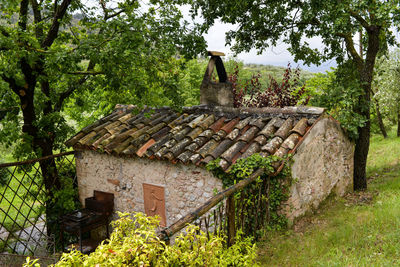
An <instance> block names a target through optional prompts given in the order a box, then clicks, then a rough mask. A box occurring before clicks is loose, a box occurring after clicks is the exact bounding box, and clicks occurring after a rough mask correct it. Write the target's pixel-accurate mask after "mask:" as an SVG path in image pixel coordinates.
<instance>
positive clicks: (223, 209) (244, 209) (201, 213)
mask: <svg viewBox="0 0 400 267" xmlns="http://www.w3.org/2000/svg"><path fill="white" fill-rule="evenodd" d="M263 174H265V170H264V169H258V170H256V171H255V172H254V173H253V174H252V175H251V176H250V177H249V178H247V179H245V180H242V181H240V182H239V183H237V184H235V185H232V186H231V187H229V188H227V189H225V190H223V191H221V192H219V193H218V194H216V195H215V196H213V197H212V198H210V199H209V200H208V201H207V202H205V203H204V204H203V205H202V206H200V207H199V208H197V209H196V210H195V211H193V212H191V213H189V214H187V215H186V216H184V217H182V218H181V219H179V220H178V221H176V222H175V223H173V224H172V225H170V226H169V227H167V228H165V229H163V230H162V231H161V233H160V234H159V237H160V238H161V239H163V240H167V241H168V240H169V239H170V238H171V237H173V236H174V235H176V234H177V233H179V232H180V231H182V230H183V229H184V228H185V227H186V226H187V225H188V224H190V223H191V224H196V225H198V226H199V228H200V229H201V230H203V231H205V232H206V233H207V234H208V235H209V234H210V233H214V234H219V235H221V236H223V237H225V238H226V241H227V242H226V243H227V245H228V246H230V245H232V244H233V243H234V238H235V236H236V233H237V231H238V230H241V231H243V233H244V234H245V235H246V236H252V237H254V238H255V239H257V238H258V237H260V236H261V234H260V231H263V230H264V229H265V226H266V224H267V223H268V222H269V216H270V213H269V203H268V200H269V191H270V187H269V184H270V176H266V178H265V179H263V180H262V181H257V178H258V177H259V176H261V175H263ZM264 176H265V175H264Z"/></svg>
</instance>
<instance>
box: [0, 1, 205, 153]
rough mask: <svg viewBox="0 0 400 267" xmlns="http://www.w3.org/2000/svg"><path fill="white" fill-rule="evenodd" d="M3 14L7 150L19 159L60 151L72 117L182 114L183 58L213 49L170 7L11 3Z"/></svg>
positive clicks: (0, 38)
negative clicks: (118, 111) (128, 106)
mask: <svg viewBox="0 0 400 267" xmlns="http://www.w3.org/2000/svg"><path fill="white" fill-rule="evenodd" d="M87 3H89V4H90V5H88V4H87ZM0 10H1V13H2V16H1V19H0V96H1V99H0V119H1V121H0V123H1V124H0V127H1V133H0V142H2V143H5V144H6V145H13V144H15V143H18V144H19V146H18V147H19V149H18V150H17V152H16V156H21V155H26V153H28V154H29V153H31V152H32V151H35V155H36V156H39V155H49V154H51V153H52V150H53V149H61V148H62V143H63V141H64V140H65V138H66V136H67V135H68V134H70V133H71V127H70V126H69V125H68V124H67V123H66V117H65V114H66V113H68V114H70V115H71V117H72V118H75V119H80V118H82V116H80V115H82V114H85V115H86V116H92V117H94V116H96V115H99V114H100V113H101V112H104V111H108V110H109V109H110V108H111V107H112V106H113V105H115V103H116V102H121V103H136V104H144V103H146V104H153V105H160V104H164V103H165V102H167V103H168V104H175V105H179V104H180V102H182V101H181V99H180V98H179V94H178V93H177V90H176V87H177V82H176V80H177V77H178V71H177V70H178V68H179V67H180V63H179V60H180V59H179V58H183V57H192V56H194V55H196V54H198V53H199V52H200V51H204V48H205V43H204V40H203V38H202V37H201V35H200V34H198V32H197V30H196V29H197V28H196V27H195V26H196V25H189V24H188V23H187V22H186V21H184V20H183V17H182V14H181V12H180V10H179V9H178V8H177V7H176V6H175V5H173V3H172V1H170V0H159V1H158V0H156V1H151V2H150V3H149V4H148V5H144V4H143V3H142V2H140V1H135V0H121V1H107V0H99V1H78V0H63V1H58V0H54V1H50V0H44V1H38V0H20V1H15V0H4V1H1V2H0ZM102 100H104V101H102ZM85 111H86V113H85ZM87 111H89V112H87ZM21 140H23V141H21Z"/></svg>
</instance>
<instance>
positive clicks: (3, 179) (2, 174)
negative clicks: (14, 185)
mask: <svg viewBox="0 0 400 267" xmlns="http://www.w3.org/2000/svg"><path fill="white" fill-rule="evenodd" d="M10 178H11V174H10V171H9V170H8V168H0V186H4V185H6V184H7V183H8V182H9V181H10Z"/></svg>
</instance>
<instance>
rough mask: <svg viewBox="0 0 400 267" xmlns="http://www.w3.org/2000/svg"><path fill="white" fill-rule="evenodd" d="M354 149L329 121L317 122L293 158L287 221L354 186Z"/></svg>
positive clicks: (324, 119)
mask: <svg viewBox="0 0 400 267" xmlns="http://www.w3.org/2000/svg"><path fill="white" fill-rule="evenodd" d="M353 153H354V145H353V144H352V143H351V142H350V141H349V139H348V138H347V136H346V134H345V133H344V132H343V130H342V129H341V128H340V125H339V123H338V122H336V121H335V120H333V119H332V118H323V119H321V120H320V121H319V122H317V123H316V124H315V125H314V127H313V128H312V129H311V131H310V132H309V134H308V135H307V136H306V137H305V139H304V140H303V143H302V144H301V145H300V146H299V147H298V148H297V152H296V154H295V155H294V156H293V160H294V163H293V165H292V167H291V170H292V177H293V178H294V181H293V184H292V186H291V188H290V198H289V200H288V201H287V204H288V205H287V206H286V211H285V212H286V215H287V216H288V219H289V220H291V221H292V220H293V219H295V218H297V217H299V216H302V215H304V214H305V213H306V211H308V210H314V209H316V208H318V206H319V204H320V203H321V202H322V201H323V200H325V199H326V198H327V197H328V196H329V195H330V194H332V193H333V194H336V195H339V196H342V195H343V194H344V193H345V192H346V191H348V190H349V189H350V188H351V187H352V183H353Z"/></svg>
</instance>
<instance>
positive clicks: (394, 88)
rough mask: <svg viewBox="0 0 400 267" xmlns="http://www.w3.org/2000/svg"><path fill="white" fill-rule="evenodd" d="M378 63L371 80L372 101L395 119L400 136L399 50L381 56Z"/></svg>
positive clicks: (399, 135)
mask: <svg viewBox="0 0 400 267" xmlns="http://www.w3.org/2000/svg"><path fill="white" fill-rule="evenodd" d="M378 63H379V64H378V68H377V73H376V76H375V78H374V82H373V89H374V92H375V95H374V101H375V102H376V103H381V105H382V109H383V112H384V113H386V114H388V116H390V117H392V118H393V120H394V121H397V136H398V137H400V90H399V89H400V88H399V81H400V50H398V49H396V50H395V51H393V52H391V53H389V54H388V55H384V56H382V57H381V58H380V59H379V61H378ZM377 112H378V110H377ZM382 124H383V122H382Z"/></svg>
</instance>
